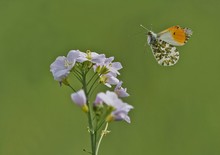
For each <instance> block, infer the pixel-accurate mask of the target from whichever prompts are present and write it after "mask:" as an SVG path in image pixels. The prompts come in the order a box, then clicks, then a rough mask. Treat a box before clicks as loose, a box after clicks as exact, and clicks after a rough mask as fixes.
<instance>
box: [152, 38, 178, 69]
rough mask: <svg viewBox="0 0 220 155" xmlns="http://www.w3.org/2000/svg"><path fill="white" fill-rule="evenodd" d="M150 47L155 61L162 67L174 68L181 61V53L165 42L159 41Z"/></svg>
mask: <svg viewBox="0 0 220 155" xmlns="http://www.w3.org/2000/svg"><path fill="white" fill-rule="evenodd" d="M150 46H151V49H152V52H153V55H154V57H155V59H156V60H157V62H158V64H160V65H162V66H172V65H174V64H176V63H177V61H178V60H179V51H178V50H177V49H176V47H175V46H173V45H171V44H169V43H167V42H165V41H163V40H159V39H158V40H156V41H155V42H154V43H152V44H150Z"/></svg>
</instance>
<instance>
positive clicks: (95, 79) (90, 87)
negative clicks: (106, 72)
mask: <svg viewBox="0 0 220 155" xmlns="http://www.w3.org/2000/svg"><path fill="white" fill-rule="evenodd" d="M98 79H99V76H98V77H97V78H96V79H95V81H94V82H93V83H92V85H91V87H90V88H89V91H88V93H90V92H91V90H92V88H93V86H94V85H95V83H96V82H97V81H98Z"/></svg>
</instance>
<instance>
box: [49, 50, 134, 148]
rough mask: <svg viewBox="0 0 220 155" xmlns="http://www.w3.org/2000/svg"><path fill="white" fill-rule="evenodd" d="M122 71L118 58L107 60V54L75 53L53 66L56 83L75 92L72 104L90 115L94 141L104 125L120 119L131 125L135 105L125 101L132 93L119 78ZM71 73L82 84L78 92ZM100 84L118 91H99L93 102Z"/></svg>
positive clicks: (52, 70)
mask: <svg viewBox="0 0 220 155" xmlns="http://www.w3.org/2000/svg"><path fill="white" fill-rule="evenodd" d="M120 69H122V65H121V63H120V62H114V57H109V58H107V57H106V56H105V54H98V53H96V52H91V51H89V50H88V51H86V52H81V51H79V50H71V51H69V53H68V54H67V56H66V57H65V56H59V57H57V58H56V60H55V61H54V62H53V63H52V64H51V65H50V71H51V72H52V74H53V77H54V80H56V81H58V82H59V83H60V84H64V85H66V86H69V87H70V88H71V89H72V90H73V91H74V93H72V94H71V99H72V101H73V102H74V103H76V104H77V105H78V106H80V107H81V108H82V110H83V111H84V112H86V113H87V114H88V119H89V131H92V132H90V134H91V138H92V139H93V140H94V139H96V138H97V135H95V134H96V133H97V132H98V131H99V129H101V128H102V126H103V124H104V123H108V122H111V121H120V120H124V121H126V122H128V123H130V118H129V116H128V112H129V111H130V110H131V109H133V106H131V105H129V104H127V103H125V102H123V101H122V98H124V97H128V96H129V94H128V93H127V89H126V88H123V87H122V83H123V82H122V81H120V80H119V79H118V75H120V73H119V70H120ZM70 74H72V75H74V76H75V78H76V79H77V80H78V81H79V82H80V83H81V85H82V87H81V88H79V89H78V90H77V91H76V89H75V88H74V87H73V86H72V85H71V84H70V82H69V79H70ZM100 84H103V85H105V86H107V87H108V88H109V89H112V86H114V88H113V89H112V90H111V91H109V90H108V91H106V92H105V93H104V92H99V93H98V94H97V95H96V97H95V96H94V99H93V101H91V98H92V94H93V93H94V91H95V89H96V88H97V87H98V86H99V85H100ZM93 134H94V135H93ZM93 136H94V137H95V138H94V137H93ZM92 142H94V143H95V144H92V152H94V151H95V150H96V149H97V148H98V147H96V144H97V142H95V140H94V141H92ZM95 152H96V151H95Z"/></svg>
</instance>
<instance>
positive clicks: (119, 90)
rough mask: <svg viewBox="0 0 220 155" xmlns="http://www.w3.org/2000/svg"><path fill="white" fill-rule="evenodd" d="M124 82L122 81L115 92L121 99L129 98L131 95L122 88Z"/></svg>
mask: <svg viewBox="0 0 220 155" xmlns="http://www.w3.org/2000/svg"><path fill="white" fill-rule="evenodd" d="M122 83H123V82H122V81H120V82H119V83H118V84H117V86H116V87H115V90H114V92H115V93H116V94H117V95H118V96H119V97H128V96H129V94H128V93H127V88H122V87H121V85H122Z"/></svg>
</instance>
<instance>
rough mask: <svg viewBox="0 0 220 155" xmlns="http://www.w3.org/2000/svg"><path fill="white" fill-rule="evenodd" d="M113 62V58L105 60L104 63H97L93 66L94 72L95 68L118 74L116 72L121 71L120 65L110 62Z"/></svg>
mask: <svg viewBox="0 0 220 155" xmlns="http://www.w3.org/2000/svg"><path fill="white" fill-rule="evenodd" d="M113 60H114V57H109V58H105V61H104V62H102V63H97V64H96V65H94V66H93V69H94V71H97V68H99V69H100V70H102V69H103V68H106V70H107V72H108V73H109V72H110V73H113V74H118V75H120V73H119V72H118V70H120V69H122V65H121V63H120V62H112V61H113Z"/></svg>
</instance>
